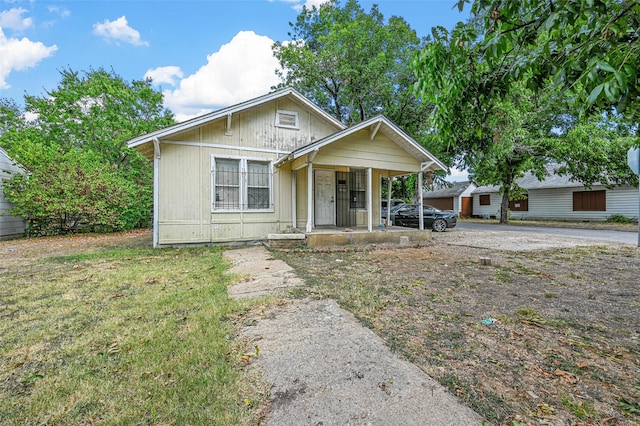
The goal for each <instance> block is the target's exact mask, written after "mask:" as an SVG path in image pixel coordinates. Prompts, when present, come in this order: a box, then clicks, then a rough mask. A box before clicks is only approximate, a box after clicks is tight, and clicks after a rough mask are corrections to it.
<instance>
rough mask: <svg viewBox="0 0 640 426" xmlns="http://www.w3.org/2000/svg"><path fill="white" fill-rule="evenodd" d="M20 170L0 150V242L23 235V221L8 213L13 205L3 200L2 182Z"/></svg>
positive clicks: (4, 152)
mask: <svg viewBox="0 0 640 426" xmlns="http://www.w3.org/2000/svg"><path fill="white" fill-rule="evenodd" d="M20 172H21V170H20V168H19V167H18V166H16V165H15V164H14V163H13V161H12V160H11V158H9V155H8V154H7V152H6V151H5V150H4V149H2V148H0V240H6V239H10V238H17V237H21V236H22V235H23V234H24V230H25V223H24V219H22V218H21V217H18V216H12V215H10V214H9V213H8V212H9V211H10V210H11V208H12V207H13V204H11V203H10V202H8V201H7V200H5V199H4V191H3V186H4V180H5V179H8V178H10V177H11V176H12V175H13V174H14V173H20Z"/></svg>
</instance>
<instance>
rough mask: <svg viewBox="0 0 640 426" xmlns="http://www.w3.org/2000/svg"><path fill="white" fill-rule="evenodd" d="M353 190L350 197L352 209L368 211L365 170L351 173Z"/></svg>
mask: <svg viewBox="0 0 640 426" xmlns="http://www.w3.org/2000/svg"><path fill="white" fill-rule="evenodd" d="M350 183H351V190H350V191H349V195H350V203H349V204H350V207H351V208H352V209H366V208H367V197H366V195H367V193H366V191H365V188H366V187H367V184H366V175H365V173H364V170H354V171H352V172H351V182H350Z"/></svg>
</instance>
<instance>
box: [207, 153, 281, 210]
mask: <svg viewBox="0 0 640 426" xmlns="http://www.w3.org/2000/svg"><path fill="white" fill-rule="evenodd" d="M212 176H213V182H212V188H213V202H212V208H213V210H216V211H238V210H240V211H245V210H268V209H270V208H271V207H272V203H271V198H272V197H271V194H272V188H273V173H272V170H271V162H269V161H262V160H253V159H247V158H221V157H215V158H214V159H213V172H212Z"/></svg>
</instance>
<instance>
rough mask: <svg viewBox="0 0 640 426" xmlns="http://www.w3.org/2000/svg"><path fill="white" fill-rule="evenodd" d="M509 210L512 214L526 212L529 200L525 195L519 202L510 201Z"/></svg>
mask: <svg viewBox="0 0 640 426" xmlns="http://www.w3.org/2000/svg"><path fill="white" fill-rule="evenodd" d="M509 210H511V211H512V212H528V211H529V198H528V196H527V195H525V196H524V198H523V199H521V200H510V201H509Z"/></svg>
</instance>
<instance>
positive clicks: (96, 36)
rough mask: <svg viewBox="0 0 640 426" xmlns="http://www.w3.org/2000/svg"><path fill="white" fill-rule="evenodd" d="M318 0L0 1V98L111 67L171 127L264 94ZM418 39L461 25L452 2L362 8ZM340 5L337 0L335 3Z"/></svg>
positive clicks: (397, 0)
mask: <svg viewBox="0 0 640 426" xmlns="http://www.w3.org/2000/svg"><path fill="white" fill-rule="evenodd" d="M320 2H321V0H306V1H305V0H236V1H230V0H199V1H193V0H111V1H107V0H68V1H44V0H42V1H41V0H0V97H3V98H11V99H14V100H15V101H16V102H18V103H20V104H21V103H22V100H23V97H24V94H25V93H27V94H29V95H37V96H41V95H44V94H45V93H46V91H47V90H52V89H55V88H56V86H57V84H58V83H59V81H60V74H59V70H61V69H64V68H70V69H72V70H74V71H86V70H89V69H90V68H93V69H98V68H106V69H113V70H114V71H115V72H116V73H117V74H119V75H120V76H122V77H123V78H125V79H126V80H127V81H132V80H139V79H143V78H144V77H147V76H148V77H152V78H153V80H154V84H155V87H156V88H157V89H158V90H161V91H162V92H163V94H164V96H165V106H167V107H168V108H170V109H171V110H172V111H173V112H174V113H175V114H176V118H177V119H178V120H184V119H187V118H190V117H193V116H196V115H199V114H202V113H206V112H209V111H212V110H216V109H219V108H221V107H225V106H228V105H232V104H235V103H238V102H242V101H244V100H247V99H251V98H253V97H256V96H260V95H262V94H265V93H268V91H269V88H270V87H271V86H272V85H274V84H276V83H277V82H278V80H277V78H276V77H275V74H274V70H275V68H276V67H277V62H276V61H275V59H274V58H273V56H272V53H271V44H272V43H273V42H274V41H286V40H288V39H289V37H288V32H289V31H290V30H291V27H290V26H289V22H293V21H295V19H296V16H297V15H298V12H299V10H300V8H301V7H302V5H303V4H306V5H307V6H309V5H313V4H319V3H320ZM359 3H360V5H361V6H362V7H363V8H364V9H365V10H367V11H369V10H370V8H371V5H372V4H373V3H377V4H378V6H379V9H380V11H381V12H382V14H383V15H384V17H385V18H386V19H388V18H389V17H391V16H393V15H396V16H401V17H403V18H404V19H405V20H406V21H407V22H408V23H409V25H410V26H411V27H412V28H413V29H414V30H416V31H417V33H418V35H419V36H425V35H427V34H430V32H431V27H433V26H435V25H442V26H444V27H446V28H452V27H453V25H455V23H456V22H457V21H459V20H465V19H466V18H467V17H468V12H467V11H465V13H464V14H460V13H458V10H457V8H455V7H454V6H455V3H456V1H455V0H380V1H377V2H373V1H365V0H360V1H359ZM341 4H344V0H342V1H341Z"/></svg>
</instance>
